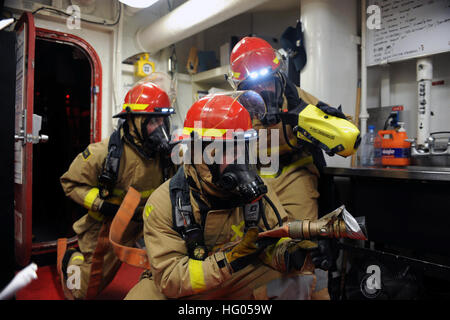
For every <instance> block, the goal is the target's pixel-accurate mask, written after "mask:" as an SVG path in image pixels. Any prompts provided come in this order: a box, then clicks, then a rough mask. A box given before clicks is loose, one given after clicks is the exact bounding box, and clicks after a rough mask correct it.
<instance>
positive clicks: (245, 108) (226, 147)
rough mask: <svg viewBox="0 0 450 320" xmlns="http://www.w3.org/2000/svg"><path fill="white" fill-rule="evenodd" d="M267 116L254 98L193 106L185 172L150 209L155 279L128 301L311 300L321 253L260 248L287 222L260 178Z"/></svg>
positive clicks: (295, 246) (310, 247)
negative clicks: (255, 123) (258, 124)
mask: <svg viewBox="0 0 450 320" xmlns="http://www.w3.org/2000/svg"><path fill="white" fill-rule="evenodd" d="M264 114H265V104H264V101H263V100H262V98H261V96H259V95H258V94H257V93H255V92H253V91H237V92H234V93H222V94H215V95H209V96H206V97H204V98H202V99H200V100H198V101H197V102H195V103H194V104H193V105H192V106H191V108H190V109H189V111H188V113H187V115H186V119H185V122H184V128H183V132H182V134H181V135H180V140H181V143H180V144H179V146H180V153H182V157H183V166H182V167H180V169H179V170H178V172H177V173H176V174H175V175H174V177H173V178H171V180H169V181H167V182H165V183H164V184H163V185H162V186H160V187H159V188H158V189H157V190H155V192H153V194H152V195H151V196H150V198H149V200H148V201H147V203H146V205H145V208H144V213H143V220H144V240H145V244H146V250H147V255H148V258H149V263H150V268H151V269H150V270H149V271H147V272H144V273H143V275H142V276H141V279H140V281H139V282H138V284H137V285H136V286H135V287H133V288H132V289H131V291H130V292H129V293H128V295H127V297H126V299H130V300H137V299H309V298H310V297H311V294H312V292H313V290H314V287H315V285H316V284H315V277H314V275H313V273H312V270H313V269H314V263H313V259H312V256H313V257H314V261H315V263H317V264H320V263H322V261H323V260H324V259H326V257H324V256H321V254H320V250H318V247H317V245H316V244H315V243H313V242H311V241H294V240H292V239H290V238H283V239H276V240H275V241H273V240H269V241H267V240H258V233H259V232H261V231H264V230H270V229H273V228H275V227H277V226H280V225H282V224H283V223H285V222H287V221H289V220H290V217H289V215H288V213H287V212H286V211H285V210H284V208H283V206H282V205H281V203H280V201H279V200H278V197H277V195H276V194H275V193H274V191H273V190H272V188H271V187H270V185H268V186H266V185H265V184H264V182H263V180H262V179H261V178H260V177H259V176H258V175H257V171H256V159H255V156H256V150H255V148H256V145H257V143H256V141H257V131H256V130H254V129H253V127H252V120H255V119H261V118H262V117H263V116H264ZM181 150H182V152H181ZM292 284H297V285H298V286H300V287H301V290H297V288H294V286H292ZM293 288H294V290H292V289H293Z"/></svg>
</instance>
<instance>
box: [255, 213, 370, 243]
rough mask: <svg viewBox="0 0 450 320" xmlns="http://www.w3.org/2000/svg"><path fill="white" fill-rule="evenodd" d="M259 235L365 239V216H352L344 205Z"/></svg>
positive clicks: (296, 237) (293, 237)
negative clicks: (318, 217) (315, 218)
mask: <svg viewBox="0 0 450 320" xmlns="http://www.w3.org/2000/svg"><path fill="white" fill-rule="evenodd" d="M259 237H272V238H274V237H276V238H278V237H280V238H281V237H290V238H292V239H304V240H308V239H314V238H334V239H340V238H347V239H357V240H367V230H366V225H365V217H357V218H354V217H353V216H352V215H351V214H350V213H349V212H348V211H347V210H346V209H345V206H340V207H339V208H337V209H336V210H334V211H332V212H330V213H329V214H327V215H325V216H323V217H322V218H320V219H318V220H296V221H292V222H289V223H287V224H285V225H284V226H282V227H280V228H278V229H274V230H270V231H266V232H261V233H260V234H259Z"/></svg>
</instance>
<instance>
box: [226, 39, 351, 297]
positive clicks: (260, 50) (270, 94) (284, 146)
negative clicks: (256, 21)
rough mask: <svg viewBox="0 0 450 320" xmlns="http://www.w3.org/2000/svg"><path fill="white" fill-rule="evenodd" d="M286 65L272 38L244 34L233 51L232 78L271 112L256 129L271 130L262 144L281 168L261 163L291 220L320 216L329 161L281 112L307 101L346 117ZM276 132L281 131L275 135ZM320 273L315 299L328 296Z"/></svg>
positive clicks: (263, 174)
mask: <svg viewBox="0 0 450 320" xmlns="http://www.w3.org/2000/svg"><path fill="white" fill-rule="evenodd" d="M283 64H284V62H283V58H282V57H281V56H280V55H279V54H278V52H277V51H276V50H274V49H273V48H272V46H271V45H270V44H269V43H268V42H267V41H265V40H263V39H261V38H257V37H245V38H243V39H241V40H240V41H239V42H238V43H237V44H236V45H235V46H234V48H233V50H232V52H231V55H230V74H229V75H228V80H229V82H230V84H231V85H232V86H233V87H234V88H235V89H236V90H254V91H256V92H258V93H259V94H260V95H261V96H262V97H263V99H264V102H265V103H266V106H267V114H266V115H265V117H264V118H262V119H261V120H256V121H254V123H253V125H254V127H255V129H258V130H259V129H265V132H267V135H260V141H259V143H260V144H262V145H264V146H267V150H266V152H267V153H269V154H270V153H278V155H279V166H278V168H277V169H278V170H277V171H273V170H272V171H271V170H270V167H268V166H263V165H260V166H259V172H260V176H261V177H262V178H263V180H264V183H265V184H267V185H268V186H270V187H272V188H273V190H274V192H275V193H276V194H277V196H278V198H279V200H280V202H281V204H282V206H283V208H284V209H285V210H286V212H287V214H288V215H289V217H290V218H291V219H294V220H302V219H312V220H315V219H317V218H318V212H319V201H318V199H319V195H320V194H319V178H320V171H321V169H322V168H323V166H324V165H325V160H324V156H323V154H322V151H321V150H320V149H318V148H317V147H315V146H313V145H311V144H307V143H303V144H300V143H299V140H298V139H297V137H296V135H295V134H294V132H293V128H292V127H291V126H286V125H284V124H283V122H282V121H281V118H280V113H281V112H282V111H287V110H291V109H292V108H295V107H297V106H298V105H299V104H301V103H306V104H311V105H314V106H318V107H319V108H321V110H323V112H325V113H327V114H328V113H330V114H333V115H335V116H339V117H343V118H345V115H344V114H343V113H342V112H341V111H340V110H339V109H335V108H332V107H329V106H328V105H326V104H325V103H323V102H321V101H319V100H318V99H317V98H315V97H314V96H312V95H311V94H309V93H307V92H306V91H304V90H302V89H301V88H298V87H296V86H295V84H294V83H292V82H291V81H290V80H289V79H288V77H287V75H286V74H285V72H284V71H283V70H284V69H285V68H284V65H283ZM274 132H275V133H277V135H276V136H274V138H272V136H273V135H274ZM272 139H275V141H272ZM277 148H278V149H277ZM259 150H260V151H261V149H259ZM335 206H336V204H335V203H333V204H330V205H329V206H327V207H324V208H323V210H322V211H323V212H325V213H326V212H329V211H331V210H332V208H334V207H335ZM320 246H321V247H322V248H324V250H326V251H329V250H328V249H329V248H328V245H327V244H326V241H322V242H321V243H320ZM315 275H316V276H317V285H316V289H315V292H313V294H312V298H313V299H318V300H329V299H330V297H329V294H328V289H327V286H328V285H327V283H328V275H327V272H325V271H323V270H320V269H319V270H317V271H316V272H315Z"/></svg>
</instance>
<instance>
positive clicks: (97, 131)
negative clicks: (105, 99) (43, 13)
mask: <svg viewBox="0 0 450 320" xmlns="http://www.w3.org/2000/svg"><path fill="white" fill-rule="evenodd" d="M36 36H37V37H38V38H43V39H51V40H55V41H59V42H63V43H68V44H72V45H76V46H77V47H79V48H80V49H82V50H83V51H84V53H85V54H86V55H87V56H88V58H89V63H90V64H91V68H92V70H93V73H92V76H91V84H92V88H93V91H92V92H91V106H92V107H91V134H90V136H91V143H92V142H98V141H100V140H101V137H102V134H101V131H102V64H101V62H100V58H99V57H98V55H97V52H96V51H95V50H94V48H93V47H92V46H91V45H90V44H89V43H88V42H86V41H85V40H83V39H82V38H80V37H77V36H75V35H73V34H70V33H63V32H58V31H53V30H48V29H43V28H36ZM96 96H97V98H96ZM95 100H97V101H95ZM96 102H97V103H96ZM94 108H95V109H96V110H94Z"/></svg>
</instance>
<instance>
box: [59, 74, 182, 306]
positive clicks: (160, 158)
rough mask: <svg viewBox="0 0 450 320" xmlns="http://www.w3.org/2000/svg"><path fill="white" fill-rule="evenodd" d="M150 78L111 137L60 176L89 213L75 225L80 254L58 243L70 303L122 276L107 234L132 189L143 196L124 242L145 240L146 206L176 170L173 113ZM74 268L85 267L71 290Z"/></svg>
mask: <svg viewBox="0 0 450 320" xmlns="http://www.w3.org/2000/svg"><path fill="white" fill-rule="evenodd" d="M153 76H154V77H155V79H156V78H164V76H165V75H164V74H156V73H155V74H153ZM165 77H167V76H165ZM151 79H152V77H149V78H148V79H146V81H140V82H138V83H137V84H136V85H134V86H133V87H132V88H131V89H130V91H129V92H128V93H127V95H126V97H125V101H124V104H123V109H122V110H121V112H120V113H118V114H117V115H115V116H114V117H115V118H120V119H121V120H119V121H120V122H119V123H121V124H120V125H119V127H118V129H116V130H115V131H114V132H113V134H112V135H111V136H110V137H109V138H107V139H104V140H102V141H100V142H97V143H92V144H90V145H89V146H88V147H87V148H86V149H85V150H84V151H83V152H82V153H80V154H79V155H78V156H77V157H76V158H75V160H74V161H73V162H72V164H71V165H70V167H69V169H68V171H67V172H66V173H64V175H63V176H62V177H61V178H60V180H61V185H62V187H63V189H64V192H65V194H66V195H67V196H68V197H70V198H71V199H72V200H74V201H75V202H77V203H78V204H80V205H82V206H84V207H85V208H86V209H87V210H88V213H87V214H86V215H84V216H83V217H82V218H81V219H79V220H78V221H76V222H75V223H74V225H73V229H74V231H75V232H76V234H77V237H78V245H79V251H77V250H75V249H68V250H65V249H66V248H65V244H64V239H59V240H58V268H59V271H60V274H61V275H62V284H63V289H64V292H65V295H66V298H68V299H92V298H94V297H95V296H96V295H97V294H98V293H99V292H100V291H101V290H103V289H104V288H105V287H106V286H107V285H108V284H109V283H110V282H111V281H112V279H113V278H114V276H115V274H116V273H117V271H118V269H119V267H120V265H121V262H120V261H119V260H118V258H117V257H116V256H115V254H114V252H113V250H112V248H111V246H110V245H109V242H108V233H109V227H110V224H111V221H112V219H113V217H114V215H115V214H116V212H117V210H118V209H119V206H120V204H121V202H122V200H123V198H124V196H125V195H126V193H127V190H128V188H129V187H133V188H135V189H136V190H137V191H139V192H140V194H141V204H140V205H139V207H138V208H137V209H136V213H135V216H134V218H133V221H131V223H130V224H129V225H128V227H127V229H126V232H125V234H124V239H123V241H124V243H125V244H127V245H128V246H134V245H135V243H136V241H137V240H138V239H139V237H142V210H143V207H144V205H145V202H146V201H147V199H148V197H149V196H150V195H151V194H152V192H153V191H154V190H155V189H156V188H158V187H159V186H160V185H161V184H162V183H163V182H164V181H166V180H167V179H169V178H170V177H171V176H172V175H173V174H174V172H175V169H174V167H173V164H172V162H171V161H170V146H169V138H170V132H169V130H170V127H169V125H170V122H169V116H170V115H171V114H172V113H174V110H173V108H172V106H171V101H170V99H169V96H168V94H167V93H166V91H165V90H163V89H162V87H163V86H162V85H161V83H159V82H158V81H154V82H151ZM122 119H123V120H122ZM71 266H78V267H79V268H80V269H79V270H80V271H81V281H80V282H79V283H78V285H76V282H75V283H74V285H72V286H70V285H69V286H67V283H66V282H67V279H68V276H70V275H71V274H68V268H69V267H71ZM73 269H74V268H73V267H72V268H70V269H69V270H70V271H72V270H73Z"/></svg>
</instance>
